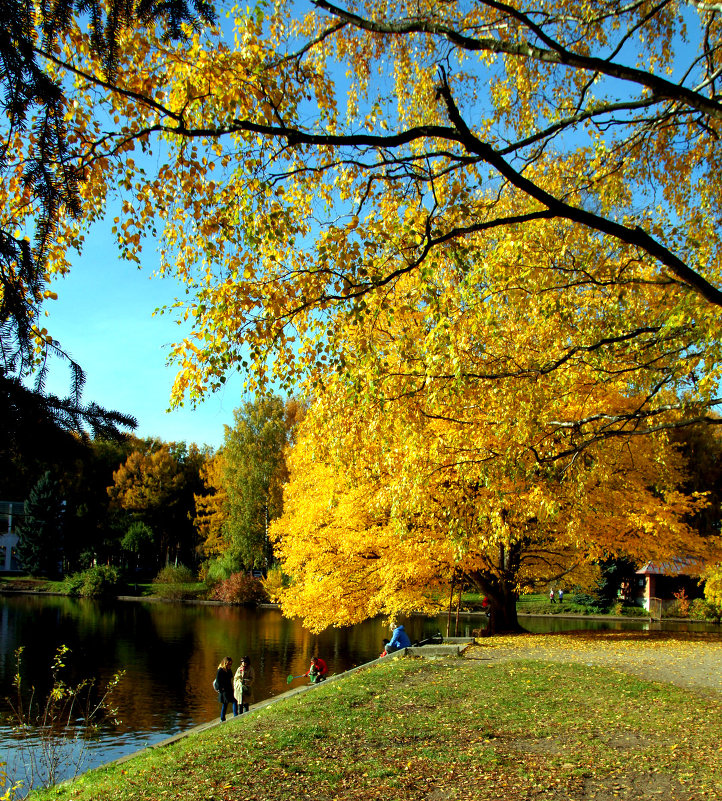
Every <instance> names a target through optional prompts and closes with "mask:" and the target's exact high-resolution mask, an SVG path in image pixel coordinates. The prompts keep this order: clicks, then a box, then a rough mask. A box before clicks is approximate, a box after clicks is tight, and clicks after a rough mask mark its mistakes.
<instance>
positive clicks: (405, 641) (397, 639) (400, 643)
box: [386, 626, 411, 654]
mask: <svg viewBox="0 0 722 801" xmlns="http://www.w3.org/2000/svg"><path fill="white" fill-rule="evenodd" d="M410 646H411V640H410V639H409V635H408V634H407V633H406V629H405V628H404V627H403V626H397V627H396V628H395V629H394V631H393V634H392V635H391V642H389V643H387V644H386V653H387V654H391V653H393V652H394V651H400V650H401V649H402V648H409V647H410Z"/></svg>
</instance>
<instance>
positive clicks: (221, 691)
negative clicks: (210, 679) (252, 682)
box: [213, 656, 238, 723]
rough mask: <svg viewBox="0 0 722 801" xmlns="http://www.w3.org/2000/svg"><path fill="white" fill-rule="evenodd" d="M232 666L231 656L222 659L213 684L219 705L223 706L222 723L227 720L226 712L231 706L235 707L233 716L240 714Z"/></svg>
mask: <svg viewBox="0 0 722 801" xmlns="http://www.w3.org/2000/svg"><path fill="white" fill-rule="evenodd" d="M232 665H233V660H232V659H231V657H230V656H226V657H225V658H224V659H222V660H221V663H220V664H219V665H218V670H217V671H216V680H215V682H214V683H213V686H214V687H215V688H216V689H217V691H218V703H219V704H220V705H221V723H223V722H224V721H225V719H226V710H227V709H228V707H229V705H230V706H232V707H233V714H234V715H237V714H238V704H237V703H236V697H235V696H234V695H233V672H232V670H231V666H232Z"/></svg>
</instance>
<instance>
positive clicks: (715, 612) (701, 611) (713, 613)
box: [689, 598, 722, 623]
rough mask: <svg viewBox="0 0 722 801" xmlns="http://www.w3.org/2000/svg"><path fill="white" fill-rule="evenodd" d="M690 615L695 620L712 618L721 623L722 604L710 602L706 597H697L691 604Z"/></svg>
mask: <svg viewBox="0 0 722 801" xmlns="http://www.w3.org/2000/svg"><path fill="white" fill-rule="evenodd" d="M689 616H690V617H691V618H692V619H693V620H711V621H713V622H714V623H719V622H720V619H721V618H722V606H718V605H717V604H714V603H710V602H709V601H708V600H707V599H705V598H696V599H695V600H694V601H692V603H691V604H690V607H689Z"/></svg>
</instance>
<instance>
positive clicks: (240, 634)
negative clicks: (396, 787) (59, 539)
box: [0, 596, 719, 773]
mask: <svg viewBox="0 0 722 801" xmlns="http://www.w3.org/2000/svg"><path fill="white" fill-rule="evenodd" d="M521 622H522V625H523V626H524V627H525V628H527V629H528V630H529V631H532V632H545V631H546V632H548V631H571V630H579V629H582V628H585V629H617V630H618V629H625V630H629V629H632V630H644V629H645V628H648V626H649V624H648V623H647V622H646V621H641V620H633V619H632V620H623V621H608V620H604V621H597V620H588V619H579V620H568V619H559V618H556V617H551V616H546V617H542V618H522V619H521ZM404 623H405V625H406V628H407V631H408V632H409V636H410V637H411V639H412V640H416V639H421V638H423V637H426V636H429V635H431V634H433V633H435V632H436V631H437V630H441V631H442V632H443V631H446V618H445V617H442V618H440V619H438V620H435V619H426V618H421V617H414V618H411V619H409V620H405V621H404ZM482 625H483V623H482V622H481V621H480V619H479V618H478V617H475V616H462V618H461V619H460V621H459V632H458V633H459V635H460V636H470V635H471V632H472V630H473V629H476V628H478V627H480V626H482ZM663 625H664V626H665V627H666V628H667V627H668V624H666V623H665V624H663ZM682 625H683V626H687V627H688V629H687V630H696V631H700V630H702V631H703V630H715V631H719V628H715V627H713V626H712V627H707V629H705V625H704V624H682ZM452 626H453V622H452ZM384 636H389V632H388V629H387V628H386V626H385V625H384V623H383V621H382V620H373V621H369V622H366V623H363V624H360V625H357V626H353V627H351V628H345V629H328V630H326V631H325V632H323V633H322V634H319V635H314V634H311V633H310V632H309V631H307V630H306V629H304V628H303V627H302V626H301V625H300V623H299V622H298V621H295V620H287V619H285V618H283V617H282V616H281V614H280V613H279V612H278V611H277V610H275V609H262V610H246V609H241V608H238V607H227V606H211V605H195V604H166V603H151V602H112V603H101V602H97V601H88V600H82V599H72V598H66V597H47V596H17V597H13V596H0V698H2V699H5V698H7V697H8V696H10V695H11V694H12V680H13V676H14V675H15V659H14V652H15V650H16V649H17V648H18V647H20V646H23V647H24V649H25V650H24V654H23V678H24V682H25V686H26V687H28V686H31V685H33V686H35V687H36V688H38V690H39V691H40V692H43V691H44V690H46V689H47V686H48V682H49V668H50V664H51V661H52V658H53V655H54V653H55V651H56V649H57V647H58V646H59V645H67V646H68V647H69V648H70V649H71V651H72V658H71V659H70V660H69V664H70V665H71V667H72V670H71V671H70V676H69V677H68V681H69V682H72V681H79V680H80V679H82V678H87V677H96V678H97V679H98V680H99V682H100V684H101V685H104V684H105V683H107V682H108V681H109V680H110V678H111V677H112V675H113V674H114V673H116V672H117V671H119V670H124V671H125V677H124V678H123V680H122V682H121V684H120V686H119V687H118V690H117V692H116V694H115V696H114V701H115V704H116V705H117V707H118V709H119V715H120V718H121V721H122V722H121V724H120V726H119V727H118V728H117V729H113V730H106V731H101V734H100V737H99V739H98V740H97V741H95V742H93V743H92V744H91V750H90V752H89V760H88V762H87V764H86V765H85V768H86V769H87V768H89V767H92V766H94V765H97V764H101V763H103V762H107V761H109V760H112V759H115V758H117V757H119V756H122V755H124V754H127V753H132V752H133V751H136V750H138V749H140V748H142V747H144V746H146V745H148V744H150V743H153V742H158V741H159V740H161V739H164V738H165V737H167V736H170V735H171V734H175V733H177V732H179V731H183V730H185V729H188V728H190V727H192V726H194V725H197V724H198V723H202V722H205V721H208V720H211V719H213V718H216V717H217V716H218V714H219V707H218V704H217V700H216V694H215V693H214V692H213V690H212V688H211V683H212V681H213V678H214V676H215V671H216V667H217V665H218V662H219V661H220V659H221V658H222V657H224V656H226V655H230V656H231V657H232V658H233V661H234V668H235V666H236V665H237V664H238V661H239V659H240V658H241V657H242V656H243V655H244V654H248V655H249V656H250V657H251V660H252V662H253V665H254V668H255V671H256V687H255V697H256V700H257V701H260V700H263V699H265V698H269V697H271V696H273V695H277V694H279V693H281V692H284V691H285V690H287V689H288V685H287V683H286V677H287V676H288V675H289V674H292V675H294V676H297V675H299V674H301V673H304V672H305V671H306V670H307V669H308V664H309V661H310V658H311V656H312V655H313V654H319V655H321V656H323V657H324V659H325V660H326V662H327V663H328V666H329V671H330V673H340V672H343V671H344V670H347V669H348V668H350V667H353V666H355V665H358V664H361V663H363V662H368V661H369V660H371V659H374V658H375V657H376V656H378V654H379V651H380V650H381V639H382V638H383V637H384ZM300 683H301V682H300V681H299V682H296V684H300ZM294 686H295V685H294ZM7 711H8V708H7V705H5V708H4V710H3V712H4V713H5V714H6V713H7ZM0 748H2V754H3V755H4V756H3V755H0V759H2V760H4V761H7V762H8V763H9V764H10V766H11V773H12V772H17V771H19V770H20V767H19V766H18V764H17V753H16V752H15V749H16V741H15V740H14V738H13V734H12V730H11V728H10V727H9V726H7V725H6V726H2V727H0ZM14 752H15V753H14Z"/></svg>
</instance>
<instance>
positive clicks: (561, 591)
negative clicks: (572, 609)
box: [559, 587, 564, 604]
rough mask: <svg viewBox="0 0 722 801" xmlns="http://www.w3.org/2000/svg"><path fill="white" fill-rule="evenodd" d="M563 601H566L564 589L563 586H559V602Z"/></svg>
mask: <svg viewBox="0 0 722 801" xmlns="http://www.w3.org/2000/svg"><path fill="white" fill-rule="evenodd" d="M563 602H564V590H563V589H562V588H561V587H559V603H560V604H561V603H563Z"/></svg>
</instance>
